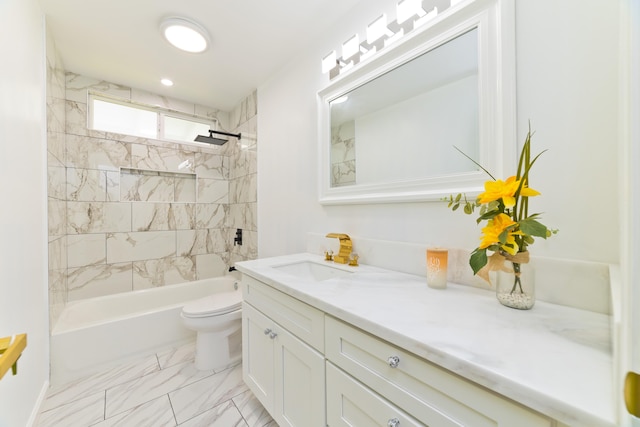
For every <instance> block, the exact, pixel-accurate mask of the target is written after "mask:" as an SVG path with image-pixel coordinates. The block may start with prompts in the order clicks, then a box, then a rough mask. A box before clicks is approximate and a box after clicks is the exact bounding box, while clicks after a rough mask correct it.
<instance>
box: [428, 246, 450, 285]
mask: <svg viewBox="0 0 640 427" xmlns="http://www.w3.org/2000/svg"><path fill="white" fill-rule="evenodd" d="M448 255H449V251H448V250H447V249H442V248H428V249H427V285H429V287H430V288H436V289H444V288H446V287H447V260H448Z"/></svg>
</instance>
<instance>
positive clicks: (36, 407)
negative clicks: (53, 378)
mask: <svg viewBox="0 0 640 427" xmlns="http://www.w3.org/2000/svg"><path fill="white" fill-rule="evenodd" d="M47 390H49V381H45V382H44V384H43V385H42V390H40V394H39V395H38V399H37V400H36V404H35V405H34V406H33V410H32V411H31V416H29V419H28V420H27V427H33V426H35V425H36V423H37V421H38V415H39V414H40V408H42V404H43V403H44V399H45V398H46V397H47Z"/></svg>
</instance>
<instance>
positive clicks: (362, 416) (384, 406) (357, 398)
mask: <svg viewBox="0 0 640 427" xmlns="http://www.w3.org/2000/svg"><path fill="white" fill-rule="evenodd" d="M396 420H397V424H396V425H397V426H398V427H400V426H401V427H411V426H416V427H417V426H424V425H423V424H422V423H420V422H418V421H416V420H415V419H414V418H412V417H411V416H409V415H407V414H406V413H405V412H404V411H402V410H401V409H399V408H398V407H397V406H395V405H393V404H392V403H390V402H389V401H387V400H386V399H384V398H382V397H380V396H379V395H378V394H376V393H375V392H373V391H372V390H370V389H368V388H367V387H365V386H364V385H362V384H361V383H359V382H358V381H356V380H355V379H353V378H352V377H350V376H349V375H347V374H345V373H344V372H342V371H341V370H340V369H339V368H336V367H335V366H334V365H332V364H331V363H330V362H327V425H329V426H331V427H339V426H340V427H342V426H343V427H374V426H376V427H388V426H390V425H394V422H395V421H396ZM438 427H444V425H443V426H438Z"/></svg>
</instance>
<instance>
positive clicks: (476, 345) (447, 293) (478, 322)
mask: <svg viewBox="0 0 640 427" xmlns="http://www.w3.org/2000/svg"><path fill="white" fill-rule="evenodd" d="M305 260H311V261H316V262H320V263H324V262H325V261H323V259H322V256H319V255H315V254H308V253H302V254H295V255H287V256H280V257H273V258H263V259H258V260H254V261H244V262H239V263H236V267H237V268H238V270H239V271H241V272H242V273H244V274H247V275H249V276H252V277H254V278H256V279H258V280H260V281H262V282H265V283H267V284H268V285H271V286H272V287H274V288H276V289H279V290H281V291H283V292H285V293H287V294H289V295H291V296H293V297H295V298H297V299H299V300H301V301H304V302H306V303H308V304H310V305H312V306H314V307H317V308H318V309H320V310H322V311H324V312H326V313H328V314H330V315H332V316H335V317H337V318H339V319H342V320H344V321H346V322H348V323H351V324H352V325H354V326H357V327H359V328H361V329H363V330H365V331H367V332H369V333H371V334H373V335H376V336H378V337H380V338H382V339H384V340H387V341H389V342H391V343H393V344H395V345H397V346H399V347H402V348H404V349H406V350H408V351H410V352H412V353H414V354H416V355H417V356H420V357H422V358H424V359H425V360H428V361H430V362H433V363H435V364H437V365H439V366H441V367H443V368H446V369H448V370H450V371H452V372H455V373H456V374H458V375H460V376H462V377H464V378H467V379H468V380H470V381H473V382H475V383H477V384H480V385H482V386H485V387H487V388H488V389H490V390H493V391H495V392H497V393H499V394H501V395H503V396H506V397H509V398H511V399H512V400H514V401H516V402H519V403H521V404H523V405H525V406H528V407H529V408H532V409H534V410H536V411H539V412H541V413H543V414H545V415H547V416H549V417H551V418H553V419H556V420H558V421H561V422H563V423H565V424H568V425H570V426H573V425H576V426H599V427H603V426H615V424H616V423H615V419H616V414H615V404H614V401H615V399H614V396H615V393H614V390H613V358H612V351H611V319H610V316H607V315H604V314H599V313H594V312H590V311H584V310H578V309H575V308H569V307H564V306H560V305H554V304H549V303H545V302H541V301H537V302H536V305H535V306H534V307H533V309H531V310H527V311H520V310H514V309H511V308H507V307H504V306H502V305H500V303H499V302H498V301H497V299H496V297H495V294H494V293H493V292H489V291H485V290H482V289H476V288H473V287H469V286H464V285H456V284H452V283H449V284H448V286H447V288H446V289H444V290H436V289H431V288H429V287H428V286H427V285H426V280H425V278H424V277H421V276H415V275H411V274H406V273H399V272H394V271H390V270H385V269H380V268H376V267H371V266H365V265H361V266H359V267H348V266H338V268H344V269H349V270H350V271H354V272H356V273H357V274H351V275H347V276H343V277H335V278H331V279H328V280H324V281H314V280H304V279H301V278H300V277H297V276H294V275H291V274H289V273H285V272H283V271H280V270H278V269H276V268H273V267H274V266H278V265H283V264H288V263H293V262H300V261H305ZM328 264H329V265H331V266H337V264H334V263H331V262H330V263H328Z"/></svg>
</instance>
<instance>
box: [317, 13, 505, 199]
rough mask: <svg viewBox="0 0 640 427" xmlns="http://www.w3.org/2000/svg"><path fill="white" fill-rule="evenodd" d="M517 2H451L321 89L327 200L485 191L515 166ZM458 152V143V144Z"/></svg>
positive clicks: (322, 171)
mask: <svg viewBox="0 0 640 427" xmlns="http://www.w3.org/2000/svg"><path fill="white" fill-rule="evenodd" d="M513 19H514V18H513V0H476V1H466V2H463V3H460V4H458V5H456V6H452V7H450V8H449V9H447V10H446V11H445V12H444V13H442V14H441V15H438V16H437V17H436V18H434V19H432V20H431V21H430V22H429V23H427V24H424V25H423V26H422V27H421V28H418V29H415V30H413V32H411V33H409V34H407V35H405V37H404V38H403V39H402V40H400V41H398V42H396V43H395V44H393V45H391V46H389V47H387V48H386V49H385V50H383V51H381V52H379V53H378V54H377V56H374V57H372V58H369V59H368V60H366V61H363V62H361V63H360V64H358V65H356V67H355V68H354V69H352V70H350V71H349V72H347V73H344V74H342V75H339V76H338V77H337V78H335V80H334V81H333V82H331V83H330V84H329V85H328V86H327V87H326V88H325V89H323V90H322V91H320V92H319V93H318V103H319V105H318V111H319V150H320V152H319V159H320V197H319V200H320V203H323V204H348V203H383V202H387V203H388V202H411V201H425V200H440V199H441V198H442V197H445V196H448V195H449V194H451V193H454V194H455V193H458V192H465V193H467V194H474V193H478V192H480V191H481V190H482V189H483V184H484V182H485V181H486V180H487V178H488V177H487V176H486V174H485V173H484V172H483V171H481V170H480V169H479V168H478V166H477V165H475V164H474V163H473V162H471V161H470V160H469V159H467V158H466V157H465V156H464V155H463V154H461V153H460V152H459V151H458V150H460V151H462V152H464V154H466V155H467V156H469V157H471V158H473V159H474V160H476V161H478V162H479V163H480V164H482V165H483V166H484V167H485V168H486V169H487V170H489V171H491V172H492V173H494V175H495V176H500V177H502V176H504V174H503V172H504V166H505V163H506V164H509V165H512V164H513V162H512V160H513V158H514V156H515V152H516V140H515V53H514V50H515V45H514V28H513ZM456 148H457V149H458V150H457V149H456Z"/></svg>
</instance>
